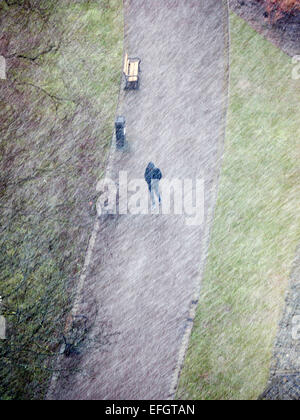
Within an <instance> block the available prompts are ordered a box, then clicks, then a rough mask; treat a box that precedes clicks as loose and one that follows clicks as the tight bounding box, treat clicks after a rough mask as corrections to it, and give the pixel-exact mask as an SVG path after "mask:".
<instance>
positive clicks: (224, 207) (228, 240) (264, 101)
mask: <svg viewBox="0 0 300 420" xmlns="http://www.w3.org/2000/svg"><path fill="white" fill-rule="evenodd" d="M230 27H231V28H230V31H231V52H230V55H231V57H230V62H231V75H230V103H229V114H228V123H227V135H226V142H225V154H224V161H223V168H222V173H221V179H220V185H219V195H218V200H217V206H216V212H215V219H214V225H213V231H212V237H211V243H210V250H209V256H208V260H207V264H206V271H205V275H204V278H203V284H202V290H201V297H200V302H199V307H198V311H197V315H196V319H195V324H194V328H193V332H192V337H191V341H190V346H189V349H188V353H187V356H186V360H185V364H184V368H183V371H182V374H181V378H180V384H179V389H178V394H177V397H178V398H180V399H205V400H206V399H207V400H214V399H226V400H228V399H256V398H257V397H258V395H259V394H260V393H261V392H262V391H263V390H264V387H265V385H266V382H267V379H268V376H269V368H270V362H271V358H272V351H273V345H274V340H275V336H276V332H277V325H278V322H279V319H280V316H281V313H282V309H283V305H284V293H285V290H286V287H287V283H288V277H289V274H290V270H291V266H292V262H293V259H294V256H295V251H296V246H297V245H298V243H299V239H300V214H299V207H300V192H299V175H300V173H299V159H300V147H299V136H300V128H299V94H300V83H299V81H295V80H293V79H292V68H293V65H292V60H291V58H289V57H288V56H286V55H285V54H283V53H282V52H281V51H279V50H278V49H276V48H275V47H274V46H272V45H271V44H270V43H269V42H268V41H266V40H265V39H264V38H262V37H261V36H260V35H258V34H257V33H256V32H255V31H253V30H252V29H251V28H250V27H249V26H248V25H247V24H246V23H245V22H244V21H242V20H241V19H240V18H238V17H237V16H235V15H233V14H231V16H230Z"/></svg>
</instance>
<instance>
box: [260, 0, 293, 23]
mask: <svg viewBox="0 0 300 420" xmlns="http://www.w3.org/2000/svg"><path fill="white" fill-rule="evenodd" d="M264 3H265V8H266V12H267V14H268V16H269V17H270V20H272V21H274V22H276V21H277V20H279V19H281V18H282V17H283V16H284V15H285V14H286V13H287V14H294V13H297V12H299V11H300V1H299V0H264Z"/></svg>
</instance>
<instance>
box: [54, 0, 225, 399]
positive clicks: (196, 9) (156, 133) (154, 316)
mask: <svg viewBox="0 0 300 420" xmlns="http://www.w3.org/2000/svg"><path fill="white" fill-rule="evenodd" d="M225 3H226V2H224V3H223V2H222V1H216V0H187V1H182V0H162V1H161V0H126V1H125V22H126V26H125V29H126V37H125V38H126V39H125V43H126V50H127V51H128V53H129V56H138V57H140V58H141V60H142V74H141V87H140V90H139V91H126V92H123V91H122V94H121V100H120V105H119V109H118V113H119V114H122V115H125V117H126V120H127V139H128V142H129V147H128V149H127V150H126V151H123V152H121V151H115V152H114V153H113V154H112V157H111V162H110V168H111V171H110V175H111V176H113V177H117V174H118V171H120V170H124V171H127V172H128V177H129V179H133V178H142V177H143V174H144V170H145V167H146V165H147V164H148V162H149V161H153V162H154V163H155V164H156V165H157V166H159V167H160V168H161V170H162V172H163V175H164V177H166V178H169V179H172V178H180V179H184V178H192V179H196V178H202V177H204V179H205V190H206V191H205V223H204V224H203V225H202V226H187V225H186V224H185V220H184V216H174V215H173V216H161V215H149V216H142V215H139V216H132V215H123V216H118V217H117V216H115V217H110V218H108V219H107V220H104V219H100V220H99V221H98V222H97V223H98V225H97V226H96V229H95V232H96V235H95V238H94V239H95V241H94V246H93V249H92V253H91V255H90V262H89V264H88V267H87V272H86V278H85V281H84V284H83V285H82V287H81V288H80V301H79V303H78V308H77V310H76V311H77V313H84V314H85V315H87V316H92V314H93V313H95V309H96V308H97V311H98V312H97V315H96V320H95V322H94V324H93V328H92V331H91V336H92V337H94V338H95V339H101V337H102V342H103V345H102V346H100V347H99V346H95V347H92V348H89V349H88V350H86V351H85V352H83V354H82V356H81V358H80V359H78V369H79V370H78V373H73V374H72V375H70V377H69V378H68V381H67V383H66V382H65V381H58V382H57V383H56V386H55V391H54V393H53V395H52V398H57V399H116V400H120V399H136V400H137V399H152V400H155V399H167V398H173V397H174V391H175V387H176V381H177V377H178V372H179V368H180V365H181V361H182V357H183V355H184V350H185V345H186V343H187V339H188V337H189V334H188V333H189V331H190V327H191V326H192V322H191V319H190V318H191V317H193V308H194V309H195V306H196V302H195V299H196V298H197V296H198V295H199V287H200V284H201V276H202V272H203V267H204V261H205V255H206V251H207V247H208V237H209V230H210V226H211V222H212V215H213V209H214V205H215V200H216V186H217V180H218V175H219V170H220V165H221V156H222V150H223V142H224V118H225V109H226V100H227V63H228V61H227V60H228V57H227V56H228V51H227V35H226V34H227V22H228V21H227V9H226V7H225ZM195 296H196V297H195ZM105 337H110V338H109V339H108V341H105ZM63 382H64V383H63Z"/></svg>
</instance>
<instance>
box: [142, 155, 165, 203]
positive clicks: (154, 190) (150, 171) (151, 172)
mask: <svg viewBox="0 0 300 420" xmlns="http://www.w3.org/2000/svg"><path fill="white" fill-rule="evenodd" d="M161 179H162V173H161V170H160V169H159V168H156V167H155V165H154V163H153V162H150V163H149V164H148V166H147V168H146V170H145V180H146V182H147V184H148V188H149V192H150V196H151V201H152V207H155V195H156V196H157V198H158V201H159V204H160V203H161V196H160V192H159V181H160V180H161Z"/></svg>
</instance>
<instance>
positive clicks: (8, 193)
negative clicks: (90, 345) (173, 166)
mask: <svg viewBox="0 0 300 420" xmlns="http://www.w3.org/2000/svg"><path fill="white" fill-rule="evenodd" d="M20 4H21V3H20ZM40 6H41V10H45V13H44V14H43V15H40V14H39V13H38V12H37V11H35V10H34V11H28V10H27V9H23V8H22V7H20V6H18V5H15V4H14V5H13V6H11V7H5V8H1V7H0V13H1V18H2V22H3V28H1V30H3V32H5V33H7V34H8V35H9V36H10V37H11V39H13V43H14V45H13V46H14V49H13V52H14V53H16V55H19V54H21V55H22V56H26V57H35V56H37V54H39V53H40V52H42V51H48V49H49V45H54V46H55V48H54V49H53V50H51V51H50V52H47V53H45V54H43V55H41V56H40V57H39V58H38V60H36V61H35V62H34V63H33V62H31V60H30V59H28V58H27V59H24V58H15V59H14V60H13V61H11V62H10V68H9V72H8V79H9V83H6V82H2V81H0V211H1V220H0V232H1V236H0V296H2V297H3V307H2V308H1V312H2V313H3V315H5V317H6V320H7V323H8V331H7V336H8V339H7V340H6V341H5V342H4V341H0V400H1V399H40V398H43V396H44V394H45V391H46V389H47V385H48V382H49V378H50V376H51V373H52V371H51V370H52V368H53V367H55V356H56V354H57V351H58V349H59V346H60V344H61V342H62V334H63V333H65V325H66V317H67V315H68V313H69V311H70V308H71V307H72V298H73V291H74V290H75V288H74V285H76V281H77V280H78V278H79V276H80V272H81V268H82V265H83V262H84V257H85V253H86V249H87V245H88V241H89V236H90V234H91V231H92V228H93V225H94V220H95V203H96V201H97V197H96V183H97V181H98V180H99V177H100V176H101V174H102V173H103V172H104V171H105V166H106V161H107V154H108V150H109V147H110V142H111V138H112V132H113V127H114V117H115V112H116V106H117V101H118V94H119V89H120V77H121V68H122V52H123V10H122V7H123V2H122V0H101V1H100V0H96V1H86V2H82V1H77V0H74V1H73V0H72V1H69V0H59V1H57V0H52V1H51V2H49V1H44V2H42V3H41V5H40ZM2 14H3V16H2ZM40 31H41V32H40Z"/></svg>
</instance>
